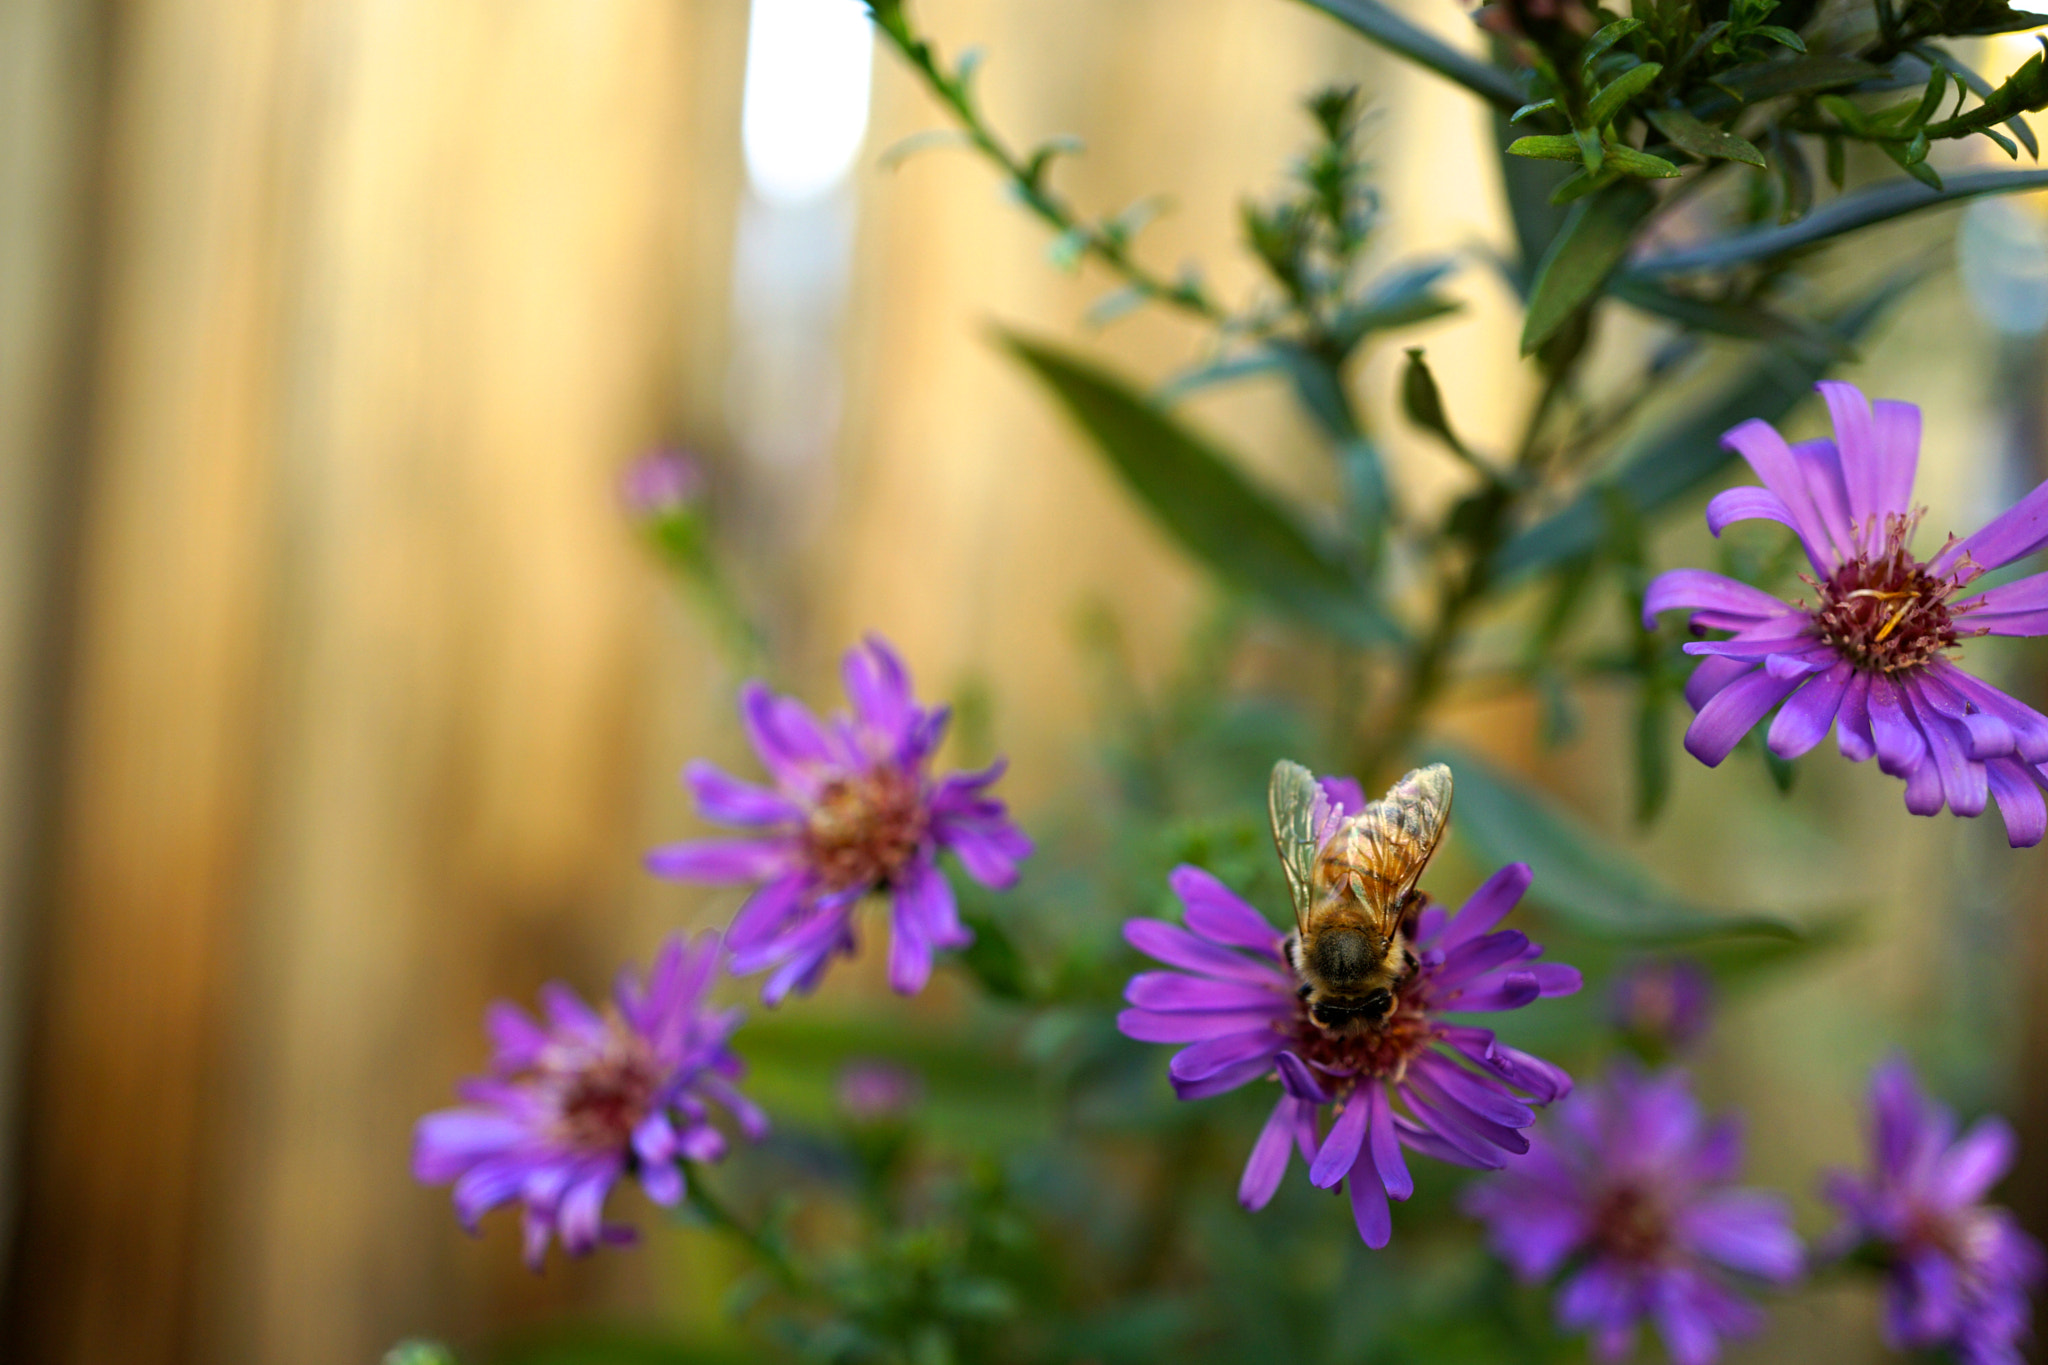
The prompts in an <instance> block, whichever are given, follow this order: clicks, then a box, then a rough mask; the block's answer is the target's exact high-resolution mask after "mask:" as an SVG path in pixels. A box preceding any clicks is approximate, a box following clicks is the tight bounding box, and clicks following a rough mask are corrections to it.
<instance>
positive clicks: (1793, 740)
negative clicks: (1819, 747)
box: [1769, 659, 1855, 759]
mask: <svg viewBox="0 0 2048 1365" xmlns="http://www.w3.org/2000/svg"><path fill="white" fill-rule="evenodd" d="M1854 672H1855V669H1854V668H1852V667H1851V666H1850V664H1849V662H1848V660H1846V659H1845V660H1843V661H1841V662H1840V663H1837V664H1836V665H1835V666H1834V667H1833V668H1831V669H1829V670H1828V671H1827V672H1826V673H1823V674H1821V675H1820V676H1818V677H1816V678H1813V679H1811V680H1809V681H1808V682H1806V683H1805V684H1804V685H1802V686H1801V687H1800V689H1799V690H1798V691H1797V692H1794V693H1793V694H1792V696H1791V697H1790V698H1789V699H1788V700H1787V701H1786V702H1785V705H1784V707H1783V709H1781V710H1780V711H1779V712H1778V714H1777V717H1776V718H1775V719H1773V720H1772V721H1771V729H1770V736H1769V739H1770V745H1771V752H1772V753H1774V754H1776V755H1777V756H1778V757H1779V758H1785V759H1792V758H1798V757H1799V756H1800V755H1801V754H1803V753H1805V752H1806V751H1807V750H1809V749H1811V748H1813V746H1814V745H1816V744H1818V743H1820V742H1821V741H1822V740H1823V739H1826V738H1827V735H1828V728H1829V727H1830V726H1832V725H1833V724H1834V723H1835V713H1836V712H1837V711H1838V710H1839V709H1840V708H1841V705H1842V695H1843V694H1844V693H1845V692H1847V691H1848V690H1849V678H1850V676H1851V675H1852V674H1853V673H1854Z"/></svg>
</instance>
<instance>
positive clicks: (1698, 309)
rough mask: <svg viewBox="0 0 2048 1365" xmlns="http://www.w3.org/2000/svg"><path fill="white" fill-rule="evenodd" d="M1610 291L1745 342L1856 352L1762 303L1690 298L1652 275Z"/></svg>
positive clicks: (1823, 352)
mask: <svg viewBox="0 0 2048 1365" xmlns="http://www.w3.org/2000/svg"><path fill="white" fill-rule="evenodd" d="M1608 292H1609V293H1611V294H1613V295H1614V297H1615V298H1617V299H1620V300H1621V301H1622V302H1623V303H1626V304H1628V305H1629V306H1630V307H1632V308H1640V309H1642V310H1643V311H1644V312H1646V313H1651V314H1654V315H1656V316H1657V317H1660V318H1666V319H1668V320H1670V321H1672V322H1676V323H1679V324H1681V325H1682V326H1685V327H1690V328H1692V329H1693V330H1694V331H1699V332H1707V333H1711V334H1712V335H1714V336H1725V337H1737V338H1740V339H1742V340H1744V341H1779V342H1784V343H1786V345H1787V346H1788V347H1789V348H1790V349H1792V350H1796V351H1799V352H1802V353H1805V354H1808V355H1812V356H1815V357H1826V358H1832V359H1835V360H1849V359H1853V358H1854V356H1855V351H1854V349H1853V348H1852V347H1850V346H1848V345H1847V344H1846V343H1844V342H1843V340H1842V339H1841V338H1840V337H1838V336H1836V335H1835V334H1834V333H1833V332H1831V331H1829V330H1828V329H1827V328H1825V327H1822V326H1819V325H1818V324H1816V323H1813V322H1809V321H1807V320H1806V319H1805V318H1798V317H1793V316H1791V315H1789V314H1785V313H1780V312H1778V311H1776V310H1775V309H1772V308H1767V307H1765V306H1764V305H1763V304H1760V303H1739V302H1729V303H1723V302H1719V301H1717V300H1712V299H1699V298H1694V297H1692V296H1691V295H1689V294H1681V293H1678V292H1677V291H1675V290H1671V289H1667V288H1665V287H1664V286H1662V285H1660V284H1658V283H1656V282H1655V281H1654V280H1638V279H1633V278H1625V279H1618V280H1616V281H1615V282H1614V283H1613V284H1612V285H1610V286H1609V287H1608Z"/></svg>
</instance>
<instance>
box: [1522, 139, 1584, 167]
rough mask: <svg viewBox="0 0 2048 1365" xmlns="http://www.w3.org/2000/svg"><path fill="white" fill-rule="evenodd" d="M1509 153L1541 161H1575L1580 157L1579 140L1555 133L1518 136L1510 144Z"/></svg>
mask: <svg viewBox="0 0 2048 1365" xmlns="http://www.w3.org/2000/svg"><path fill="white" fill-rule="evenodd" d="M1508 155H1509V156H1528V157H1534V158H1536V159H1537V160H1539V161H1573V162H1575V161H1577V160H1578V159H1579V140H1578V139H1577V138H1575V137H1564V136H1562V135H1560V134H1553V133H1542V134H1539V135H1537V136H1535V137H1518V138H1516V139H1515V140H1514V141H1513V142H1510V143H1509V144H1508Z"/></svg>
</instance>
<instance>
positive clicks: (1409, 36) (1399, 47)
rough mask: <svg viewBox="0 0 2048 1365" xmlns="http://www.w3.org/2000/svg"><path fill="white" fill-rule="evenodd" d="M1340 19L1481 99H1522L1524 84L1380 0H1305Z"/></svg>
mask: <svg viewBox="0 0 2048 1365" xmlns="http://www.w3.org/2000/svg"><path fill="white" fill-rule="evenodd" d="M1306 2H1307V3H1308V4H1309V5H1311V6H1313V7H1314V8H1316V9H1319V10H1321V11H1323V13H1325V14H1327V15H1329V16H1331V17H1332V18H1334V19H1336V20H1338V21H1339V22H1341V23H1343V24H1346V25H1348V26H1349V27H1351V28H1353V29H1355V30H1356V31H1358V32H1359V33H1361V34H1363V35H1365V36H1366V37H1367V38H1370V39H1371V40H1372V41H1373V42H1375V43H1378V44H1379V45H1380V46H1381V47H1384V48H1387V49H1388V50H1389V51H1392V52H1394V53H1396V54H1397V55H1399V56H1402V57H1406V58H1407V59H1408V60H1409V61H1411V62H1414V63H1415V64H1416V65H1418V66H1423V67H1427V68H1428V69H1429V70H1431V71H1434V72H1436V74H1437V75H1439V76H1442V77H1444V78H1445V79H1446V80H1452V81H1456V82H1457V83H1458V84H1459V85H1462V86H1464V87H1465V88H1466V89H1467V90H1470V91H1471V92H1472V93H1473V94H1475V95H1478V96H1479V97H1480V98H1482V99H1486V100H1491V101H1492V102H1493V103H1494V104H1496V105H1499V106H1500V107H1501V108H1502V109H1513V108H1515V107H1517V106H1518V105H1520V104H1521V103H1522V100H1523V96H1522V91H1521V87H1519V86H1517V85H1516V84H1515V83H1514V81H1513V80H1512V79H1511V78H1509V76H1508V74H1507V73H1506V72H1504V71H1502V70H1500V69H1499V68H1497V67H1493V66H1489V65H1488V64H1486V63H1485V62H1482V61H1477V60H1475V59H1474V58H1471V57H1468V56H1466V55H1465V54H1464V53H1462V52H1460V51H1458V49H1456V48H1454V47H1452V46H1451V45H1450V44H1449V43H1446V42H1444V41H1443V40H1442V39H1440V38H1438V37H1436V36H1435V35H1433V34H1430V33H1428V32H1425V31H1424V30H1423V29H1421V28H1419V27H1417V26H1416V25H1415V24H1413V23H1411V22H1409V21H1408V20H1407V19H1405V18H1403V17H1402V16H1401V15H1399V14H1397V13H1395V12H1394V10H1393V9H1391V8H1389V7H1388V6H1386V5H1383V4H1381V3H1380V0H1306Z"/></svg>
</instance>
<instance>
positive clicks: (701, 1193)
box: [683, 1163, 810, 1295]
mask: <svg viewBox="0 0 2048 1365" xmlns="http://www.w3.org/2000/svg"><path fill="white" fill-rule="evenodd" d="M683 1170H684V1177H685V1182H684V1189H685V1190H686V1191H687V1194H686V1196H685V1197H686V1199H687V1200H688V1202H689V1204H690V1206H691V1207H692V1208H694V1209H696V1210H697V1212H698V1213H700V1214H702V1215H703V1217H704V1221H705V1222H707V1223H709V1224H710V1225H711V1226H713V1227H715V1228H718V1229H720V1230H721V1231H723V1232H726V1233H729V1234H731V1235H732V1237H733V1238H734V1239H735V1240H737V1241H738V1242H740V1243H741V1244H742V1245H743V1246H745V1247H746V1248H747V1250H748V1251H751V1252H752V1253H753V1254H754V1259H756V1260H757V1261H759V1262H760V1263H761V1264H762V1265H763V1266H765V1267H766V1268H767V1269H768V1270H769V1272H770V1273H772V1274H773V1275H774V1276H775V1278H776V1279H778V1280H780V1281H781V1282H782V1287H783V1288H784V1289H787V1290H789V1292H790V1293H792V1294H799V1295H801V1294H805V1293H807V1292H808V1291H809V1289H810V1283H809V1281H808V1280H806V1279H805V1277H804V1273H803V1272H802V1271H801V1270H799V1269H798V1268H797V1265H796V1263H795V1262H794V1261H792V1260H790V1259H789V1254H788V1253H787V1252H785V1251H784V1250H783V1249H782V1248H781V1247H780V1246H779V1245H777V1244H776V1243H775V1242H773V1241H771V1240H770V1239H769V1238H767V1237H764V1236H762V1235H761V1234H760V1233H759V1232H756V1231H755V1230H754V1229H752V1228H750V1227H748V1226H747V1225H746V1224H745V1223H744V1222H742V1221H741V1220H740V1218H739V1216H738V1215H737V1214H735V1213H734V1212H733V1211H732V1210H731V1209H728V1208H727V1207H726V1206H725V1204H724V1202H723V1201H722V1200H720V1199H719V1198H718V1197H717V1196H716V1195H714V1194H712V1193H711V1191H710V1190H709V1189H707V1188H706V1187H705V1184H704V1171H703V1168H702V1167H700V1166H696V1165H694V1164H689V1163H685V1165H684V1168H683Z"/></svg>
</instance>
